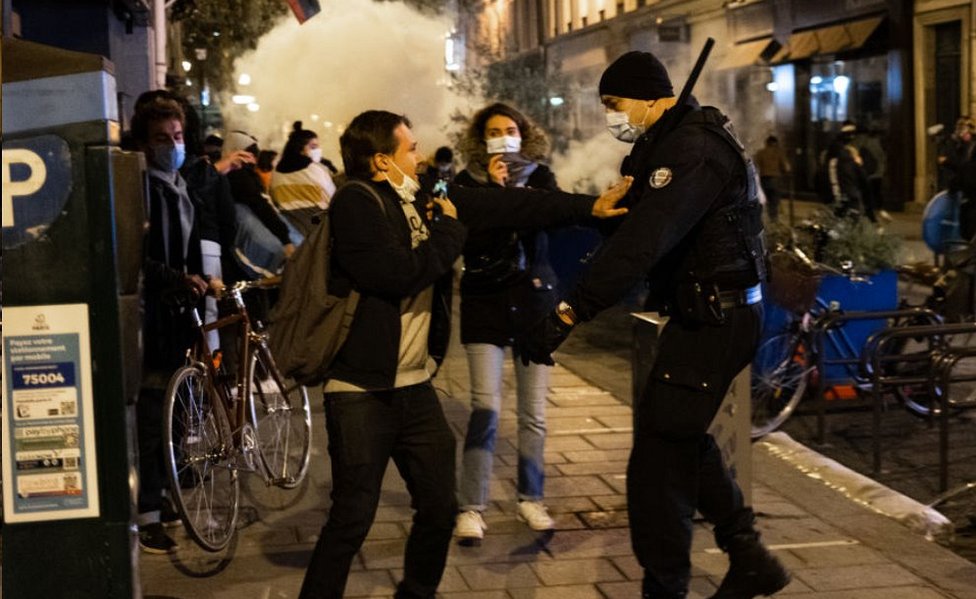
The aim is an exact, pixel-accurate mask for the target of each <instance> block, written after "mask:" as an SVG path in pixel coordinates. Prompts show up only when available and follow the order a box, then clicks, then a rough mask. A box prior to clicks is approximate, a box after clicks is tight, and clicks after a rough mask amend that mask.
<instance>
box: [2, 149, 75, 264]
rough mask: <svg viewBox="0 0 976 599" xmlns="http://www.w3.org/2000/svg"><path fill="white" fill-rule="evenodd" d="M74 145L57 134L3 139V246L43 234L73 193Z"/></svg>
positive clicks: (9, 246) (59, 214)
mask: <svg viewBox="0 0 976 599" xmlns="http://www.w3.org/2000/svg"><path fill="white" fill-rule="evenodd" d="M71 161H72V157H71V148H70V147H69V146H68V142H66V141H65V140H64V139H62V138H60V137H58V136H57V135H39V136H37V137H29V138H25V139H9V140H4V141H3V177H2V179H3V181H2V183H3V249H5V250H9V249H13V248H16V247H19V246H21V245H23V244H25V243H30V242H31V241H35V240H37V239H40V238H41V237H43V236H44V235H45V234H46V232H47V230H48V228H49V227H50V226H51V224H52V223H54V221H56V220H57V219H58V218H59V217H60V216H61V214H62V213H63V211H64V210H65V208H66V206H67V203H68V198H69V197H70V196H71V188H72V176H71V170H72V169H71V164H72V162H71Z"/></svg>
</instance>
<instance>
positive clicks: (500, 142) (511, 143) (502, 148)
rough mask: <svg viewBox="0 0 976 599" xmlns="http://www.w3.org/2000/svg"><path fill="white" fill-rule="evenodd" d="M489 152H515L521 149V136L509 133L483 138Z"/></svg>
mask: <svg viewBox="0 0 976 599" xmlns="http://www.w3.org/2000/svg"><path fill="white" fill-rule="evenodd" d="M485 145H486V146H488V153H489V154H506V153H513V154H514V153H516V152H519V151H520V150H521V149H522V138H521V137H513V136H511V135H503V136H501V137H491V138H488V139H486V140H485Z"/></svg>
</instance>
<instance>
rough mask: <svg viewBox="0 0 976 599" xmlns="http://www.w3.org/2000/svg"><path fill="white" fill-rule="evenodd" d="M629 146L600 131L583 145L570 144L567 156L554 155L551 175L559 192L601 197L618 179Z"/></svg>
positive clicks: (577, 143) (577, 142) (582, 142)
mask: <svg viewBox="0 0 976 599" xmlns="http://www.w3.org/2000/svg"><path fill="white" fill-rule="evenodd" d="M631 148H633V145H632V144H628V143H623V142H621V141H617V140H616V139H614V138H613V136H611V135H610V133H609V132H607V131H603V132H602V133H599V134H597V135H595V136H593V137H591V138H590V139H587V140H584V141H571V142H569V147H568V148H567V149H566V152H564V153H560V154H554V155H553V157H552V171H553V173H555V174H556V181H557V182H558V183H559V187H560V189H563V190H565V191H574V192H577V193H594V194H596V193H600V192H601V191H603V190H604V189H606V188H607V187H609V186H610V185H612V184H613V183H615V182H616V181H617V180H618V179H620V161H621V160H623V158H624V156H626V155H627V154H628V153H630V150H631Z"/></svg>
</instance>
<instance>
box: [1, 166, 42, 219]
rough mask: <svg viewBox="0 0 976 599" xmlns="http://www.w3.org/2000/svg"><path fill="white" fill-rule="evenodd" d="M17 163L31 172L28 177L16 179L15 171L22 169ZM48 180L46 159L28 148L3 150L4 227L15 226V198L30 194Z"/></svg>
mask: <svg viewBox="0 0 976 599" xmlns="http://www.w3.org/2000/svg"><path fill="white" fill-rule="evenodd" d="M15 165H23V166H24V167H26V169H23V170H27V171H28V172H29V175H28V176H27V178H26V179H18V180H15V179H14V176H13V171H14V170H15V169H17V170H21V169H20V168H18V167H17V166H15ZM46 180H47V167H46V166H44V160H43V159H42V158H41V157H40V156H38V155H37V154H36V153H35V152H33V151H31V150H27V149H10V150H4V151H3V228H5V229H6V228H7V227H12V226H14V198H16V197H23V196H29V195H31V194H33V193H36V192H37V191H38V190H39V189H41V187H43V186H44V181H46Z"/></svg>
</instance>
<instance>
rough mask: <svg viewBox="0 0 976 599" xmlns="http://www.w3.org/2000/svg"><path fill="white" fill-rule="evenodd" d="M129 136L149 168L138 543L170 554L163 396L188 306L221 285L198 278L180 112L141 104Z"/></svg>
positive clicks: (176, 361)
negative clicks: (163, 514)
mask: <svg viewBox="0 0 976 599" xmlns="http://www.w3.org/2000/svg"><path fill="white" fill-rule="evenodd" d="M132 133H133V137H134V139H135V141H136V143H137V144H138V146H139V149H141V150H142V151H143V152H145V154H146V160H147V162H148V166H149V201H148V216H149V232H148V235H147V239H146V244H145V254H144V258H143V275H144V287H143V337H142V338H143V342H144V344H145V349H144V354H143V378H142V384H141V387H140V392H139V401H138V403H137V404H136V424H137V428H138V446H139V498H138V510H139V514H138V516H137V518H136V519H137V522H138V525H139V545H140V547H141V548H142V549H143V550H144V551H146V552H149V553H169V552H171V551H173V550H174V549H175V547H176V543H175V542H174V541H173V540H172V539H171V538H169V536H167V535H166V533H165V532H164V531H163V528H162V524H161V520H160V518H161V510H162V508H163V488H164V481H165V480H166V475H165V472H164V470H163V448H162V430H163V403H164V402H163V396H164V394H165V390H166V385H167V383H168V381H169V377H170V376H171V375H172V374H173V372H174V371H175V370H176V369H177V368H178V367H179V366H180V365H181V364H182V363H183V360H184V357H185V352H186V350H187V348H189V347H190V345H191V344H192V342H193V333H194V323H193V321H192V319H191V318H190V314H189V311H188V310H189V308H188V307H187V306H188V305H192V303H193V302H194V301H195V300H196V299H198V298H199V297H201V296H202V295H203V294H204V293H205V292H206V291H208V290H217V289H219V288H220V287H222V282H221V281H220V280H219V279H217V278H210V280H209V281H208V280H207V279H206V278H205V277H204V275H203V268H202V266H203V265H202V259H201V251H200V231H199V210H198V208H197V207H196V206H195V205H194V202H193V200H192V199H191V198H190V195H189V193H188V191H187V186H186V182H185V181H184V180H183V178H182V177H181V176H180V173H179V168H180V166H182V164H183V161H184V157H185V148H184V144H183V111H182V110H181V109H180V106H179V104H178V103H176V102H175V101H173V100H172V99H169V98H165V97H155V98H152V99H148V100H147V101H146V102H144V103H143V104H141V105H140V107H139V109H138V110H137V111H136V113H135V115H134V116H133V118H132Z"/></svg>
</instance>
